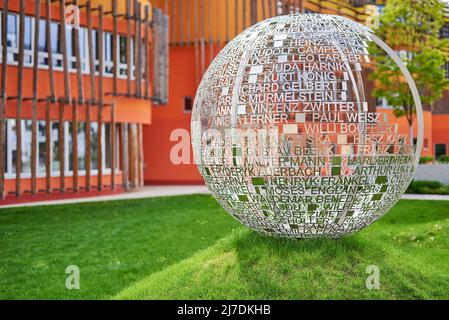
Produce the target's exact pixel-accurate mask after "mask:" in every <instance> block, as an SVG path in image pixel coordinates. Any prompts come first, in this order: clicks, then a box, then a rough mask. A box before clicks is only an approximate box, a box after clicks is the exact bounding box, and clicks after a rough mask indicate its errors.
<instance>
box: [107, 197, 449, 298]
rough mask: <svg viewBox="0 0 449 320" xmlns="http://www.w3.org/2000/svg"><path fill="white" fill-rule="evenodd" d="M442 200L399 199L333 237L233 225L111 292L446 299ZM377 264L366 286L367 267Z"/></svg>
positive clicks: (448, 227)
mask: <svg viewBox="0 0 449 320" xmlns="http://www.w3.org/2000/svg"><path fill="white" fill-rule="evenodd" d="M448 261H449V202H436V201H433V202H430V201H401V202H400V203H399V204H398V205H397V206H396V207H395V208H394V209H392V211H391V212H390V213H389V214H388V215H387V216H385V217H384V218H383V219H382V220H380V221H379V222H377V223H375V224H374V225H373V226H371V227H369V228H367V229H365V230H363V231H362V232H359V233H357V234H355V235H352V236H349V237H346V238H343V239H340V240H329V239H317V240H284V239H274V238H268V237H265V236H261V235H258V234H256V233H255V232H252V231H249V230H247V229H244V228H243V227H242V228H239V229H237V230H236V231H234V232H233V233H232V234H230V235H229V236H228V237H225V238H224V239H222V240H220V241H219V242H218V243H217V244H215V245H213V246H212V247H210V248H208V249H206V250H204V251H201V252H199V253H197V254H195V255H193V256H192V257H190V258H188V259H186V260H183V261H181V262H179V263H177V264H174V265H171V266H169V267H168V268H166V269H165V270H163V271H160V272H156V273H153V274H152V275H150V276H149V277H147V278H145V279H143V280H141V281H139V282H136V283H135V284H134V285H132V286H130V287H128V288H127V289H125V290H123V291H122V292H121V293H119V294H118V295H117V296H116V297H115V298H117V299H359V298H362V299H373V298H387V299H429V298H448V297H449V291H448V290H447V289H448V288H449V263H448ZM372 265H375V266H377V267H378V268H379V270H380V288H379V290H368V289H367V288H366V279H367V277H368V276H369V275H370V274H369V273H367V267H369V266H372Z"/></svg>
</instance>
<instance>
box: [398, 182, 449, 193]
mask: <svg viewBox="0 0 449 320" xmlns="http://www.w3.org/2000/svg"><path fill="white" fill-rule="evenodd" d="M406 193H412V194H443V195H449V185H448V186H445V185H444V184H442V183H441V182H439V181H427V180H422V181H415V180H413V181H412V182H411V183H410V185H409V186H408V188H407V190H406Z"/></svg>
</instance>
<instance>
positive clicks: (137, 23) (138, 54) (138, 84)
mask: <svg viewBox="0 0 449 320" xmlns="http://www.w3.org/2000/svg"><path fill="white" fill-rule="evenodd" d="M134 27H135V28H134V29H135V30H134V65H135V68H134V83H135V87H134V93H135V96H136V97H137V98H140V97H141V89H142V67H141V58H142V50H141V45H142V41H141V36H140V32H141V19H140V3H139V2H138V1H137V0H134Z"/></svg>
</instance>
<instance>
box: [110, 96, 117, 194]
mask: <svg viewBox="0 0 449 320" xmlns="http://www.w3.org/2000/svg"><path fill="white" fill-rule="evenodd" d="M115 127H116V122H115V102H112V105H111V124H110V128H111V130H110V133H111V139H110V140H111V189H112V190H115V167H116V158H117V151H116V146H117V134H116V130H115V129H116V128H115Z"/></svg>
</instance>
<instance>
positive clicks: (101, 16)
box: [97, 5, 104, 190]
mask: <svg viewBox="0 0 449 320" xmlns="http://www.w3.org/2000/svg"><path fill="white" fill-rule="evenodd" d="M103 19H104V11H103V6H102V5H100V6H99V7H98V39H99V43H98V48H99V50H98V52H99V54H100V57H99V60H100V62H99V65H100V74H99V76H98V107H97V112H98V113H97V121H98V144H97V146H98V176H97V182H98V184H97V190H102V189H103V103H104V100H103V97H104V91H103V71H104V46H103V43H104V25H103V23H104V22H103Z"/></svg>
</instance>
